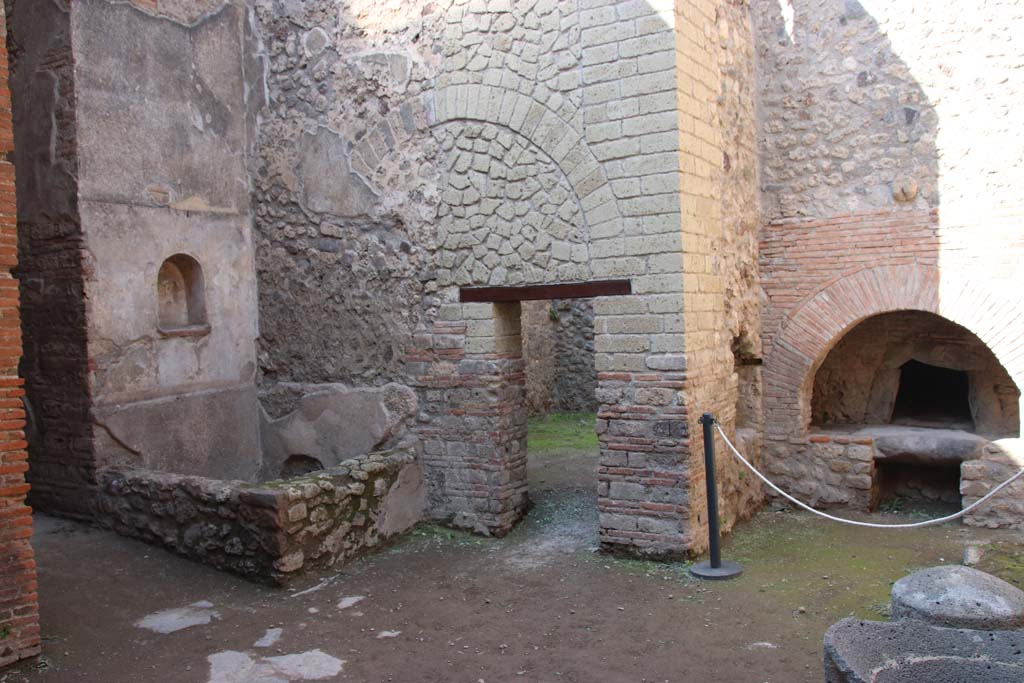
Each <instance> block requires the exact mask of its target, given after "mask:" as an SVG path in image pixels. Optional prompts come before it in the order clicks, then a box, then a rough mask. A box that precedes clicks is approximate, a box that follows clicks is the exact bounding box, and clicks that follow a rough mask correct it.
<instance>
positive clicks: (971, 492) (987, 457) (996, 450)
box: [960, 439, 1024, 530]
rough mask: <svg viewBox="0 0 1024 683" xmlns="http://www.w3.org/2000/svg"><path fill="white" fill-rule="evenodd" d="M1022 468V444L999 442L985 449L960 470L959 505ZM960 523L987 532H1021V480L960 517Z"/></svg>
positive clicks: (1023, 487)
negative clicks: (990, 530)
mask: <svg viewBox="0 0 1024 683" xmlns="http://www.w3.org/2000/svg"><path fill="white" fill-rule="evenodd" d="M1021 468H1024V441H1022V440H1021V439H1001V440H999V441H997V442H995V443H991V444H988V445H986V446H985V449H984V450H983V452H982V456H981V457H980V458H978V459H977V460H969V461H967V462H965V463H964V464H963V465H961V467H960V494H961V496H962V501H963V506H964V507H967V506H968V505H971V504H973V503H974V502H975V501H977V500H978V499H979V498H981V497H982V496H984V495H985V494H987V493H988V492H989V491H991V490H992V489H993V488H994V487H996V486H998V485H999V484H1001V483H1002V482H1004V481H1006V480H1007V479H1009V478H1010V477H1012V476H1013V475H1014V474H1016V473H1017V471H1019V470H1020V469H1021ZM964 524H967V525H969V526H977V527H987V528H989V529H1006V528H1009V529H1022V530H1024V478H1022V479H1018V480H1017V481H1015V482H1014V483H1013V484H1011V485H1010V486H1008V487H1006V488H1005V489H1003V490H1002V491H1000V492H999V493H998V494H997V495H996V496H995V497H993V498H992V499H991V500H990V501H989V502H987V503H986V504H985V505H982V506H981V507H979V508H978V509H977V510H974V511H973V512H970V513H968V514H967V515H965V516H964Z"/></svg>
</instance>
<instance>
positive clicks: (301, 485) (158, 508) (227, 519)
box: [97, 447, 423, 585]
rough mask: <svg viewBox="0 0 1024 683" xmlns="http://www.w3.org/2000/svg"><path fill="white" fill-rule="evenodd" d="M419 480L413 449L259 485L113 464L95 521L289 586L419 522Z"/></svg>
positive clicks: (102, 485) (378, 454)
mask: <svg viewBox="0 0 1024 683" xmlns="http://www.w3.org/2000/svg"><path fill="white" fill-rule="evenodd" d="M421 479H422V478H421V476H420V472H419V465H418V460H417V458H416V455H415V452H414V451H413V449H412V448H409V447H402V448H396V449H393V450H390V451H382V452H375V453H370V454H369V455H366V456H362V457H360V458H356V459H352V460H346V461H344V462H343V463H341V464H340V465H339V466H337V467H333V468H330V469H326V470H323V471H319V472H316V473H313V474H310V475H307V476H302V477H296V478H293V479H287V480H280V481H272V482H267V483H263V484H247V483H244V482H240V481H224V480H216V479H205V478H202V477H190V476H183V475H178V474H169V473H165V472H154V471H150V470H139V469H126V468H107V469H104V470H102V471H101V472H100V477H99V481H100V486H99V491H98V492H97V519H98V520H99V521H100V523H101V524H104V525H105V526H109V527H110V528H112V529H113V530H114V531H117V532H118V533H121V534H124V535H126V536H131V537H134V538H138V539H140V540H143V541H146V542H148V543H155V544H160V545H163V546H164V547H166V548H168V549H170V550H172V551H174V552H176V553H178V554H180V555H184V556H185V557H188V558H190V559H194V560H198V561H200V562H203V563H205V564H209V565H213V566H214V567H217V568H219V569H226V570H228V571H232V572H234V573H236V574H240V575H242V576H245V577H246V578H250V579H253V580H257V581H261V582H269V583H273V584H278V585H284V584H287V583H288V582H289V581H290V580H292V579H294V578H295V577H296V576H298V575H300V574H301V573H302V572H303V571H307V570H313V569H320V568H323V567H327V566H331V565H333V564H334V563H336V562H338V561H339V560H345V559H347V558H349V557H351V556H353V555H354V554H356V553H358V552H359V551H361V550H364V549H367V548H372V547H374V546H376V545H377V544H378V543H380V542H381V541H382V540H384V539H386V538H388V537H389V536H392V535H394V534H397V533H399V532H401V531H404V530H406V529H408V528H409V527H411V526H412V525H414V524H415V523H416V522H418V521H419V519H420V517H421V515H422V509H423V496H422V486H421Z"/></svg>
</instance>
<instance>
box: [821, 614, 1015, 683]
mask: <svg viewBox="0 0 1024 683" xmlns="http://www.w3.org/2000/svg"><path fill="white" fill-rule="evenodd" d="M1022 647H1024V631H1020V630H1017V631H995V632H978V631H971V630H966V629H951V628H941V627H938V626H930V625H928V624H926V623H924V622H922V621H917V620H907V621H899V622H892V623H885V622H877V621H860V620H859V619H854V618H852V617H851V618H847V619H843V620H842V621H839V622H837V623H835V624H833V625H832V626H831V627H829V629H828V631H826V632H825V683H868V682H869V681H870V682H871V683H912V682H914V681H929V682H930V683H974V682H977V683H981V682H982V681H984V682H985V683H1011V682H1017V681H1021V680H1024V658H1022V657H1021V648H1022Z"/></svg>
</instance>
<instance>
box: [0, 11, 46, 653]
mask: <svg viewBox="0 0 1024 683" xmlns="http://www.w3.org/2000/svg"><path fill="white" fill-rule="evenodd" d="M6 35H7V17H6V13H5V11H4V8H3V7H2V6H0V38H6ZM8 81H9V78H8V58H7V48H6V43H5V42H0V151H2V153H3V160H2V161H0V264H2V266H0V267H2V270H3V272H2V277H0V519H2V520H3V522H2V525H0V631H2V634H3V637H2V638H0V666H4V665H7V664H10V663H11V662H14V661H16V660H18V659H22V658H25V657H31V656H32V655H36V654H38V653H39V651H40V637H39V606H38V599H37V595H36V566H35V559H34V554H33V552H32V546H31V545H30V544H29V539H30V538H31V536H32V517H31V515H32V510H31V509H30V508H29V507H28V506H27V505H25V494H26V492H27V491H28V485H27V484H26V483H25V471H26V469H28V466H27V462H26V461H27V456H28V454H27V453H26V450H25V449H26V445H27V444H26V443H25V434H24V431H23V429H24V426H25V411H24V409H23V408H24V406H23V403H22V399H23V397H24V395H25V391H24V389H23V385H24V382H23V380H22V379H20V378H19V377H18V361H19V360H20V358H21V334H20V329H19V324H20V318H19V311H18V307H19V306H18V282H17V280H16V279H15V276H14V275H13V273H12V269H13V267H14V266H16V264H17V245H18V233H17V219H16V206H15V177H14V163H13V159H12V157H13V153H14V129H13V123H12V116H11V94H10V90H9V88H8Z"/></svg>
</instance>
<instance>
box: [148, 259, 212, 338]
mask: <svg viewBox="0 0 1024 683" xmlns="http://www.w3.org/2000/svg"><path fill="white" fill-rule="evenodd" d="M205 290H206V287H205V283H204V281H203V269H202V267H201V266H200V265H199V262H198V261H196V260H195V259H194V258H192V257H191V256H189V255H188V254H175V255H174V256H172V257H170V258H169V259H167V260H166V261H164V262H163V264H161V265H160V271H159V273H158V274H157V305H158V311H159V317H158V325H159V328H160V331H161V332H162V333H164V334H170V335H196V334H205V333H206V332H208V331H209V329H210V328H209V324H208V322H207V319H206V291H205Z"/></svg>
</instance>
